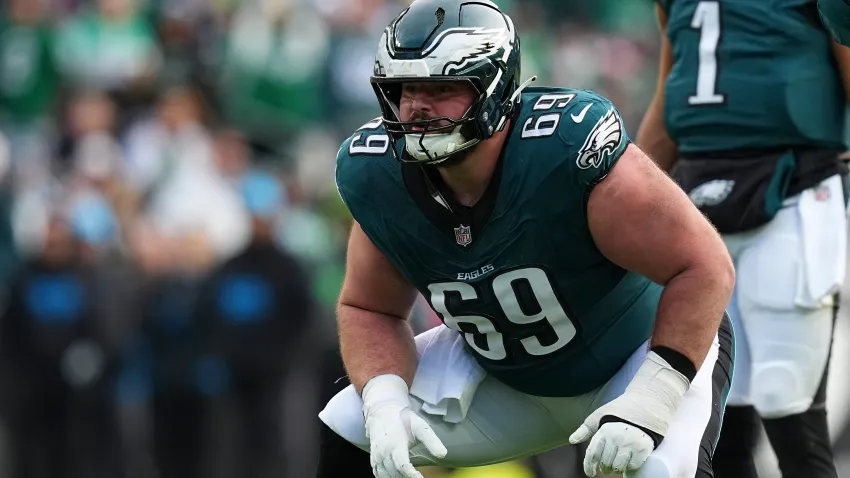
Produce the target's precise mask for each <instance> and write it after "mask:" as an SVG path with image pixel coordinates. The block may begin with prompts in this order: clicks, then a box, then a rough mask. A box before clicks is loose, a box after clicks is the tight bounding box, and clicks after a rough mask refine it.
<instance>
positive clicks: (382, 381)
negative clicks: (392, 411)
mask: <svg viewBox="0 0 850 478" xmlns="http://www.w3.org/2000/svg"><path fill="white" fill-rule="evenodd" d="M361 397H362V399H363V413H364V415H366V416H368V415H369V411H370V410H371V409H373V408H376V407H379V406H381V405H386V404H390V403H392V404H397V405H403V406H405V407H408V406H410V392H409V390H408V387H407V382H405V381H404V379H403V378H401V377H400V376H398V375H395V374H385V375H378V376H376V377H373V378H371V379H370V380H369V381H368V382H366V385H364V386H363V392H362V393H361Z"/></svg>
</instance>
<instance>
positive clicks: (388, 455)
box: [362, 374, 447, 478]
mask: <svg viewBox="0 0 850 478" xmlns="http://www.w3.org/2000/svg"><path fill="white" fill-rule="evenodd" d="M362 397H363V416H364V417H365V418H366V437H368V438H369V443H370V455H371V463H372V472H373V473H374V474H375V476H376V477H377V478H422V475H421V474H420V473H419V472H418V471H416V468H414V467H413V465H412V464H411V463H410V447H412V446H413V445H415V444H416V443H419V442H421V443H422V444H423V445H425V447H426V448H427V449H428V451H429V452H430V453H431V455H433V456H434V457H436V458H443V457H444V456H446V453H447V450H446V447H445V446H444V445H443V443H442V442H441V441H440V439H439V438H438V437H437V434H436V433H434V430H432V429H431V427H430V426H429V425H428V423H427V422H426V421H425V420H423V419H422V417H420V416H418V415H416V414H415V413H413V412H412V411H411V410H410V398H409V390H408V387H407V382H405V381H404V379H403V378H401V377H399V376H398V375H392V374H387V375H379V376H377V377H374V378H372V379H371V380H369V381H368V382H366V385H365V386H364V387H363V393H362Z"/></svg>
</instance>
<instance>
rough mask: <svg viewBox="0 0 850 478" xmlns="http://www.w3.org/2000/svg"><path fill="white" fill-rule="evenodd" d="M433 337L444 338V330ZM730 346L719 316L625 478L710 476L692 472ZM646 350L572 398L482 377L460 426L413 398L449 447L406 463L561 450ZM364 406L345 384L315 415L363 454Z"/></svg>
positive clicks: (713, 435) (486, 459)
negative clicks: (644, 455) (672, 412)
mask: <svg viewBox="0 0 850 478" xmlns="http://www.w3.org/2000/svg"><path fill="white" fill-rule="evenodd" d="M440 327H444V326H440ZM439 333H440V334H442V335H446V334H445V333H444V331H442V330H441V331H439ZM452 333H455V332H453V331H452ZM433 334H434V333H433V331H431V332H425V333H423V334H420V335H419V336H417V348H418V349H421V346H422V345H423V342H425V341H429V340H432V337H433ZM721 347H722V349H721ZM732 347H733V345H732V335H731V330H730V322H729V321H728V319H725V320H724V328H723V329H722V330H721V333H720V334H718V338H715V341H714V344H713V345H712V347H711V350H710V351H709V353H708V356H707V358H706V360H705V363H704V364H703V365H702V367H701V368H700V370H699V371H698V373H697V376H696V377H695V378H694V381H693V383H692V384H691V387H690V389H689V390H688V392H687V393H686V394H685V397H684V400H683V402H682V404H681V406H680V408H679V410H678V413H677V415H676V417H675V419H674V421H673V422H672V424H671V425H670V429H669V432H668V433H667V436H666V438H665V439H664V441H663V442H662V443H661V445H660V446H659V447H658V449H656V450H655V451H654V452H653V453H652V455H650V457H649V459H648V460H647V462H646V464H645V465H644V466H643V467H642V468H641V470H640V471H638V472H636V473H633V474H629V475H626V476H630V477H639V478H693V477H694V476H700V477H702V476H709V475H707V474H705V475H704V474H699V475H697V468H698V466H699V465H700V463H702V464H703V466H706V465H705V464H706V463H708V458H707V457H706V456H703V455H705V453H707V452H708V451H709V450H712V449H713V447H714V444H715V442H716V439H717V436H718V434H719V432H720V421H721V419H722V416H721V414H722V409H723V401H724V399H725V393H726V391H727V390H728V372H729V368H730V366H731V363H730V361H731V349H732ZM646 352H647V347H646V346H642V347H640V348H638V350H636V351H635V352H634V353H633V354H632V356H631V357H630V359H629V360H628V361H627V363H626V364H625V365H624V366H623V367H622V368H621V369H620V370H619V372H617V374H616V375H614V376H613V377H612V378H611V379H610V380H609V381H608V383H606V384H605V385H604V386H602V387H600V388H599V389H598V390H595V391H593V392H591V393H588V394H586V395H583V396H578V397H571V398H544V397H535V396H530V395H526V394H523V393H520V392H518V391H516V390H514V389H512V388H510V387H508V386H506V385H504V384H503V383H501V382H499V381H498V380H496V379H495V378H493V377H492V376H489V375H487V376H485V378H484V379H483V381H482V382H481V383H480V385H479V386H478V389H477V390H476V392H475V395H474V397H473V399H472V402H471V405H470V406H469V409H468V412H467V413H466V416H465V418H464V419H463V420H461V421H460V422H459V423H448V422H446V421H444V420H443V419H442V417H437V416H433V415H430V414H426V413H423V411H422V410H421V409H422V404H423V403H422V401H421V400H420V399H418V398H416V397H414V396H413V395H411V401H410V403H411V409H412V410H413V411H414V412H416V413H417V414H419V415H420V416H421V417H422V418H424V419H425V420H427V421H428V423H429V425H430V426H431V427H432V428H433V430H434V431H435V432H436V433H437V435H438V436H439V437H440V439H441V440H442V442H443V444H444V445H445V446H446V448H447V449H448V455H446V457H445V458H444V459H442V460H438V459H436V458H434V457H433V456H431V455H430V454H429V453H428V451H427V450H426V449H425V448H424V447H423V446H422V445H417V446H415V447H413V448H412V449H411V451H410V456H411V461H412V462H413V464H414V465H416V466H424V465H441V466H447V467H472V466H481V465H487V464H492V463H498V462H503V461H508V460H512V459H516V458H521V457H525V456H529V455H534V454H537V453H541V452H544V451H546V450H550V449H552V448H556V447H559V446H562V445H565V444H567V443H568V440H567V439H568V437H569V436H570V434H572V433H573V432H574V431H575V430H576V429H577V428H578V427H579V426H580V425H581V424H582V422H583V421H584V419H585V418H586V417H587V416H588V415H589V414H590V413H591V412H592V411H593V410H595V409H597V408H598V407H600V406H601V405H603V404H605V403H607V402H609V401H611V400H613V399H614V398H616V397H618V396H620V395H621V394H622V393H623V391H624V390H625V388H626V386H627V385H628V383H629V382H630V381H631V379H632V377H633V376H634V374H635V373H636V372H637V369H638V368H639V367H640V366H641V364H642V363H643V360H644V357H645V356H646ZM423 360H425V357H423V358H421V359H420V363H419V369H418V370H422V369H423V367H426V366H428V364H423ZM437 360H439V359H437ZM447 373H451V371H450V370H448V371H447ZM553 379H554V378H553ZM414 383H416V380H415V379H414ZM362 406H363V404H362V402H361V400H360V396H359V395H358V394H357V392H356V391H355V390H354V388H353V386H349V387H347V388H346V389H344V390H343V391H342V392H340V393H338V394H337V395H336V396H335V397H334V398H332V399H331V400H330V402H329V403H328V405H327V407H326V408H325V409H324V410H323V411H322V412H321V414H320V415H319V417H320V418H321V419H322V421H323V422H324V423H325V424H326V425H328V427H330V428H331V429H332V430H334V431H335V432H336V433H338V434H339V435H340V436H342V437H343V438H345V439H346V440H348V441H349V442H351V443H353V444H355V445H356V446H358V447H360V448H362V449H363V450H366V451H368V450H369V440H368V439H367V438H366V433H365V422H364V419H363V411H362Z"/></svg>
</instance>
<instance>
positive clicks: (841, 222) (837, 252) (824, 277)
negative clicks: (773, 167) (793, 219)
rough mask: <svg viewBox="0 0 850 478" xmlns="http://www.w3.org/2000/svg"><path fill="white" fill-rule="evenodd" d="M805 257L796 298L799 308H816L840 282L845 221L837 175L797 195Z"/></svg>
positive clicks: (843, 252)
mask: <svg viewBox="0 0 850 478" xmlns="http://www.w3.org/2000/svg"><path fill="white" fill-rule="evenodd" d="M797 207H798V211H799V214H800V225H801V229H802V236H803V254H804V258H805V264H804V267H805V277H806V280H805V287H799V288H798V292H797V297H796V302H797V305H799V306H801V307H818V306H820V305H822V304H821V302H822V301H823V300H824V299H825V298H827V297H828V296H830V295H831V294H834V293H835V292H837V291H838V289H839V288H840V287H841V285H842V284H843V283H844V275H845V272H846V267H847V264H846V261H847V220H846V209H845V206H844V192H843V189H842V184H841V177H840V176H837V175H836V176H832V177H831V178H829V179H826V180H825V181H823V182H822V183H820V184H819V185H817V186H815V187H813V188H810V189H807V190H805V191H803V192H802V193H801V194H800V200H799V203H798V206H797Z"/></svg>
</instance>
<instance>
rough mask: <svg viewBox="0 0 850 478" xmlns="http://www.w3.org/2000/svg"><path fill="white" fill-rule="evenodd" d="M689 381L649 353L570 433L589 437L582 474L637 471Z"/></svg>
mask: <svg viewBox="0 0 850 478" xmlns="http://www.w3.org/2000/svg"><path fill="white" fill-rule="evenodd" d="M689 387H690V380H689V379H688V377H686V376H685V375H683V374H681V373H680V372H678V371H677V370H676V369H674V368H673V367H672V366H671V365H670V364H669V363H668V362H667V361H666V360H664V359H663V358H662V357H661V356H659V355H658V354H657V353H655V352H652V351H650V352H649V354H647V356H646V359H645V360H644V362H643V365H641V367H640V368H639V369H638V371H637V373H636V374H635V376H634V378H632V381H631V382H630V383H629V386H628V387H626V391H625V392H624V393H623V394H622V395H620V396H619V397H617V398H616V399H614V400H613V401H611V402H609V403H607V404H605V405H603V406H601V407H599V408H598V409H596V410H595V411H594V412H593V413H591V414H590V416H589V417H587V419H586V420H585V421H584V423H583V424H582V425H581V426H580V427H579V428H578V430H576V431H575V432H574V433H573V434H572V435H571V436H570V443H572V444H577V443H581V442H583V441H586V440H587V439H588V438H590V437H593V439H592V440H590V445H588V447H587V451H586V452H585V455H584V473H585V474H586V475H587V476H590V477H593V476H596V472H597V469H598V470H599V471H600V472H602V473H606V474H608V473H617V474H619V473H625V472H627V471H634V470H638V469H640V467H641V466H643V464H644V463H645V462H646V459H647V458H649V455H650V454H651V453H652V451H653V450H654V449H655V448H656V447H657V446H658V445H659V444H660V443H661V440H663V438H664V435H665V434H666V433H667V429H668V427H669V424H670V421H671V420H672V419H673V416H674V415H675V414H676V410H677V409H678V408H679V404H680V403H681V402H682V398H683V397H684V395H685V392H687V391H688V388H689Z"/></svg>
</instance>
